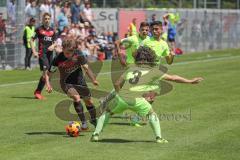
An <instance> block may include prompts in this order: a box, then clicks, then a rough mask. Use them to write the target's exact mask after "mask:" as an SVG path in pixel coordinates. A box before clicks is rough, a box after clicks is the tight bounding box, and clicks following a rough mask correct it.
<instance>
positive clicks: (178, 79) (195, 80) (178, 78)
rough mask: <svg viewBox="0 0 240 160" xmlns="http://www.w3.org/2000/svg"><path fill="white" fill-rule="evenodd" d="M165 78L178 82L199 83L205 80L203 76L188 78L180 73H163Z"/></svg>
mask: <svg viewBox="0 0 240 160" xmlns="http://www.w3.org/2000/svg"><path fill="white" fill-rule="evenodd" d="M163 79H164V80H167V81H172V82H176V83H187V84H198V83H200V82H201V81H202V80H203V78H202V77H195V78H193V79H186V78H184V77H181V76H178V75H169V74H165V75H163Z"/></svg>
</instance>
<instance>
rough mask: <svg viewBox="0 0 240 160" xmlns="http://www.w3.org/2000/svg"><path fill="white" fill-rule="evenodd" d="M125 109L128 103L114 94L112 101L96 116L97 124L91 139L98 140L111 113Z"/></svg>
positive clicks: (121, 111)
mask: <svg viewBox="0 0 240 160" xmlns="http://www.w3.org/2000/svg"><path fill="white" fill-rule="evenodd" d="M126 109H128V104H127V103H125V102H124V101H123V100H122V99H121V98H120V97H119V96H116V98H115V99H114V101H113V102H112V103H111V104H109V106H108V108H107V110H106V111H105V112H104V113H103V114H102V115H101V116H100V117H99V118H98V122H97V126H96V129H95V131H94V133H93V135H92V138H91V141H98V140H99V134H100V133H101V132H102V130H103V128H104V127H105V126H106V124H107V123H108V121H109V118H110V116H111V115H113V114H117V113H123V112H124V111H125V110H126Z"/></svg>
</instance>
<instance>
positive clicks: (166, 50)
mask: <svg viewBox="0 0 240 160" xmlns="http://www.w3.org/2000/svg"><path fill="white" fill-rule="evenodd" d="M164 42H165V41H164ZM169 54H170V49H169V47H168V44H167V42H165V43H163V54H162V56H164V57H165V56H168V55H169Z"/></svg>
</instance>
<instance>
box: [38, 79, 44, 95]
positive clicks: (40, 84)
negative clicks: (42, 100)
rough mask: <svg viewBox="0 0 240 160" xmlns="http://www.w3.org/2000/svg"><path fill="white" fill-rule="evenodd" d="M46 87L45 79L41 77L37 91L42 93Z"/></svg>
mask: <svg viewBox="0 0 240 160" xmlns="http://www.w3.org/2000/svg"><path fill="white" fill-rule="evenodd" d="M44 86H45V79H44V78H43V77H41V78H40V79H39V82H38V86H37V89H36V91H39V92H42V90H43V88H44Z"/></svg>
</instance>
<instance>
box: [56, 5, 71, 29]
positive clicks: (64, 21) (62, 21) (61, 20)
mask: <svg viewBox="0 0 240 160" xmlns="http://www.w3.org/2000/svg"><path fill="white" fill-rule="evenodd" d="M57 22H58V29H59V31H60V32H62V31H63V28H64V27H67V26H68V25H69V23H68V18H67V15H66V10H64V9H62V11H61V13H60V14H59V16H58V17H57Z"/></svg>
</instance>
